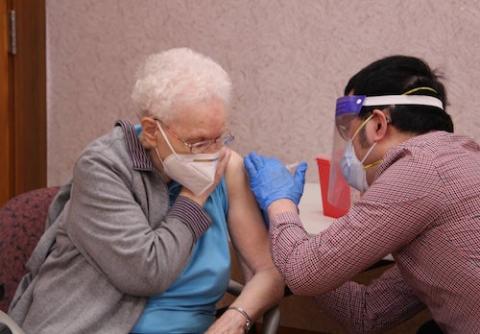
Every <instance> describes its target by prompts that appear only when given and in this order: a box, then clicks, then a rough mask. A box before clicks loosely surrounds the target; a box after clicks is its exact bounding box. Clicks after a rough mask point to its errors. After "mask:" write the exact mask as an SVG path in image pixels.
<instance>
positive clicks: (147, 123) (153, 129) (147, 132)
mask: <svg viewBox="0 0 480 334" xmlns="http://www.w3.org/2000/svg"><path fill="white" fill-rule="evenodd" d="M140 124H142V134H141V137H140V141H141V142H142V145H143V147H145V148H146V149H151V148H154V147H156V146H157V132H158V127H157V121H156V120H154V119H153V118H151V117H142V119H141V120H140Z"/></svg>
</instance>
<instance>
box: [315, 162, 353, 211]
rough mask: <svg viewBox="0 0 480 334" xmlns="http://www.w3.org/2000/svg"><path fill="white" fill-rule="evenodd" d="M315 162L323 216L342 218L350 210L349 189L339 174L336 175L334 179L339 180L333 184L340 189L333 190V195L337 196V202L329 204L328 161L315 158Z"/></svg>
mask: <svg viewBox="0 0 480 334" xmlns="http://www.w3.org/2000/svg"><path fill="white" fill-rule="evenodd" d="M316 160H317V166H318V175H319V178H320V190H321V193H322V205H323V214H324V215H325V216H329V217H333V218H340V217H342V216H344V215H345V214H346V213H347V212H348V210H349V209H350V201H351V197H350V187H349V186H348V184H347V182H346V181H345V180H344V179H343V176H342V175H341V174H339V173H336V174H337V176H336V177H338V178H341V179H339V180H336V182H335V184H336V186H337V187H340V188H337V189H335V193H336V194H338V200H337V201H336V203H332V202H330V201H329V199H328V187H329V182H330V160H329V159H326V158H323V157H317V158H316Z"/></svg>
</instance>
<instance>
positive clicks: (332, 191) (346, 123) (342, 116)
mask: <svg viewBox="0 0 480 334" xmlns="http://www.w3.org/2000/svg"><path fill="white" fill-rule="evenodd" d="M392 105H425V106H433V107H437V108H440V109H442V110H443V104H442V101H440V100H439V99H437V98H435V97H432V96H427V95H384V96H364V95H348V96H342V97H340V98H338V99H337V103H336V108H335V133H334V138H333V147H332V155H331V159H330V176H329V182H328V201H329V203H330V204H331V205H332V206H334V207H336V208H338V209H339V210H345V211H347V210H348V208H349V207H350V200H351V195H350V186H349V184H348V182H347V180H346V179H345V176H344V175H343V172H342V159H344V155H345V150H346V148H347V145H349V143H350V141H351V139H352V137H353V136H354V135H356V132H357V130H358V128H360V127H361V125H364V124H362V122H353V121H354V120H355V119H357V120H359V114H360V111H361V110H362V107H373V106H378V107H379V108H380V107H382V108H384V107H388V106H392ZM357 158H359V157H357Z"/></svg>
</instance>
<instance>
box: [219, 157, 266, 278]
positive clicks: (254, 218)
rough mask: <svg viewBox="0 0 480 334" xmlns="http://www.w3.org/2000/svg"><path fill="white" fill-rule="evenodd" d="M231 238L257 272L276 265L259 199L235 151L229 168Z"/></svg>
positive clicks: (242, 257) (226, 175) (227, 174)
mask: <svg viewBox="0 0 480 334" xmlns="http://www.w3.org/2000/svg"><path fill="white" fill-rule="evenodd" d="M225 179H226V182H227V189H228V198H229V209H228V226H229V230H230V237H231V239H232V242H233V245H234V247H235V248H236V250H237V252H238V253H239V254H238V255H239V256H240V257H241V259H242V260H243V261H244V262H245V263H246V264H247V265H248V267H249V269H250V270H252V271H253V272H256V271H258V270H261V269H265V268H271V267H273V261H272V259H271V253H270V241H269V238H268V233H267V229H266V228H265V224H264V222H263V217H262V214H261V212H260V209H259V207H258V205H257V202H256V200H255V198H254V196H253V194H252V192H251V191H250V187H249V185H248V179H247V174H246V172H245V169H244V167H243V159H242V157H241V156H240V155H239V154H238V153H236V152H232V156H231V158H230V161H229V164H228V167H227V170H226V172H225Z"/></svg>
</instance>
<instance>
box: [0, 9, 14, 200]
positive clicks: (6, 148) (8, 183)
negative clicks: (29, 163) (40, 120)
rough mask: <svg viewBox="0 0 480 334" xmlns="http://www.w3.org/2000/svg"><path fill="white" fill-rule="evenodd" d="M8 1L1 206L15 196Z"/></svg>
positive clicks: (2, 56)
mask: <svg viewBox="0 0 480 334" xmlns="http://www.w3.org/2000/svg"><path fill="white" fill-rule="evenodd" d="M8 11H9V4H8V1H7V0H0V205H2V204H3V203H5V202H6V201H7V200H8V199H9V198H10V197H11V196H12V194H13V173H12V171H13V168H12V166H13V157H12V148H13V146H12V125H13V123H12V121H13V120H12V117H11V114H12V113H11V102H12V96H11V94H10V93H11V91H10V87H11V80H12V77H11V71H10V65H11V64H10V56H9V55H8V41H9V37H8V31H9V29H8Z"/></svg>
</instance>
